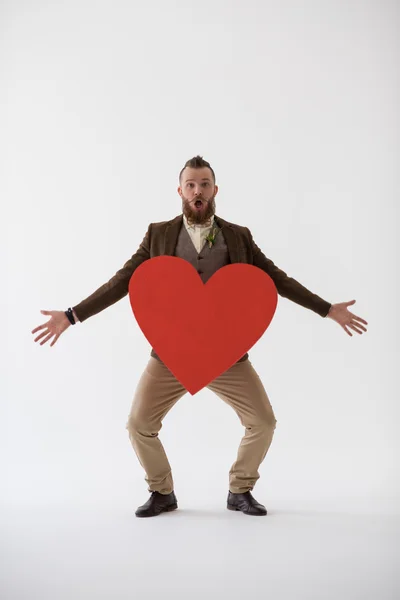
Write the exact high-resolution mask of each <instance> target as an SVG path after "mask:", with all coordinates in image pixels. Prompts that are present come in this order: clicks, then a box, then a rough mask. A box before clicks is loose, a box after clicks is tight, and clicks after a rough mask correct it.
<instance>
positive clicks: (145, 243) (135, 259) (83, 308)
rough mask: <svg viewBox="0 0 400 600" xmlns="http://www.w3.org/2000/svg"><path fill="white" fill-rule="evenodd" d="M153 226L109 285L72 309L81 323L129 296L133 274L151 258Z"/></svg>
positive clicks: (102, 287) (100, 288)
mask: <svg viewBox="0 0 400 600" xmlns="http://www.w3.org/2000/svg"><path fill="white" fill-rule="evenodd" d="M150 238H151V224H150V225H149V227H148V229H147V232H146V235H145V236H144V238H143V240H142V242H141V243H140V246H139V248H138V249H137V251H136V252H135V254H133V255H132V256H131V258H130V259H129V260H127V261H126V263H125V264H124V265H123V267H122V268H121V269H119V270H118V271H117V272H116V273H115V275H114V276H113V277H111V279H110V280H109V281H107V283H104V284H103V285H102V286H101V287H99V288H98V289H97V290H96V291H95V292H93V294H91V295H90V296H88V297H87V298H85V299H84V300H82V301H81V302H80V303H79V304H77V305H76V306H73V307H72V308H73V309H74V311H75V312H76V314H77V317H78V319H79V321H85V320H86V319H88V318H89V317H91V316H93V315H95V314H97V313H99V312H101V311H102V310H104V309H105V308H107V307H108V306H111V305H112V304H115V302H118V300H121V298H123V297H124V296H126V295H127V294H128V289H129V281H130V278H131V277H132V274H133V272H134V271H135V269H137V267H138V266H139V265H141V264H142V262H144V261H145V260H148V259H149V258H150Z"/></svg>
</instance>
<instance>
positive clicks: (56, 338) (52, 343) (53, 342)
mask: <svg viewBox="0 0 400 600" xmlns="http://www.w3.org/2000/svg"><path fill="white" fill-rule="evenodd" d="M60 335H61V333H59V334H58V335H56V337H55V338H54V340H53V341H52V342H51V344H50V346H54V344H55V343H56V341H57V340H58V338H59V337H60Z"/></svg>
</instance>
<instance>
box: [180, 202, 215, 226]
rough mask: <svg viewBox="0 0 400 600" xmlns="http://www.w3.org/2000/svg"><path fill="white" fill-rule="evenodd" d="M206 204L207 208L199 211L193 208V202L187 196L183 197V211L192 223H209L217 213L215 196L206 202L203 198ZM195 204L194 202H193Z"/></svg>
mask: <svg viewBox="0 0 400 600" xmlns="http://www.w3.org/2000/svg"><path fill="white" fill-rule="evenodd" d="M204 203H205V204H206V208H205V210H203V211H201V212H198V211H197V210H196V209H193V208H192V206H191V205H192V203H191V202H189V200H188V199H187V198H185V197H184V196H183V197H182V212H183V214H184V215H185V217H186V218H187V220H188V223H190V224H191V225H207V224H209V222H210V218H211V217H212V216H213V215H214V214H215V196H213V197H212V198H210V200H209V201H208V202H206V201H205V200H204V198H203V204H204ZM193 204H194V202H193Z"/></svg>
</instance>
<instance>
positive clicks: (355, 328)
mask: <svg viewBox="0 0 400 600" xmlns="http://www.w3.org/2000/svg"><path fill="white" fill-rule="evenodd" d="M349 327H351V328H352V329H354V331H356V332H357V333H362V331H359V330H358V328H357V327H356V326H355V325H353V323H349Z"/></svg>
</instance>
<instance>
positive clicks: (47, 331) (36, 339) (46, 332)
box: [35, 328, 49, 342]
mask: <svg viewBox="0 0 400 600" xmlns="http://www.w3.org/2000/svg"><path fill="white" fill-rule="evenodd" d="M48 333H49V330H48V329H47V328H46V330H45V331H43V332H42V333H41V334H40V335H38V336H37V338H35V342H37V341H38V340H40V339H41V338H42V337H43V336H44V335H47V334H48Z"/></svg>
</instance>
